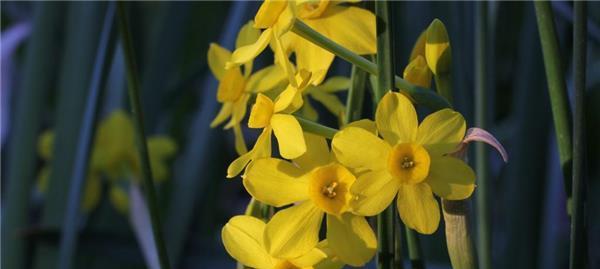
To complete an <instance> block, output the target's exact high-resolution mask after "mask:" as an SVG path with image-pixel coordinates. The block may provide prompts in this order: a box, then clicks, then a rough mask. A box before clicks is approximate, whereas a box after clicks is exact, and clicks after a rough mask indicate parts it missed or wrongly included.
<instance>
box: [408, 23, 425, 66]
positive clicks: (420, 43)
mask: <svg viewBox="0 0 600 269" xmlns="http://www.w3.org/2000/svg"><path fill="white" fill-rule="evenodd" d="M426 40H427V31H426V30H425V31H423V32H421V34H420V35H419V37H418V38H417V41H415V45H414V46H413V49H412V51H411V52H410V58H409V62H411V61H412V60H414V59H415V58H417V56H421V57H425V41H426Z"/></svg>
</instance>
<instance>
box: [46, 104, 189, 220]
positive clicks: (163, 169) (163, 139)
mask: <svg viewBox="0 0 600 269" xmlns="http://www.w3.org/2000/svg"><path fill="white" fill-rule="evenodd" d="M134 142H135V137H134V129H133V123H132V121H131V118H130V117H129V115H127V113H125V112H124V111H122V110H116V111H114V112H112V113H111V114H110V115H108V117H107V118H106V119H104V120H103V121H101V122H100V123H99V125H98V128H97V130H96V135H95V140H94V143H93V146H92V151H91V155H90V163H89V169H88V173H87V179H86V181H85V189H84V194H83V196H82V197H83V199H82V204H81V209H82V210H83V211H84V212H90V211H92V210H93V209H95V208H96V207H97V205H98V203H99V202H100V198H101V196H102V195H101V194H102V179H106V182H107V183H108V184H109V198H110V201H111V203H112V204H113V206H114V207H115V209H117V210H118V211H119V212H121V213H123V214H126V213H127V212H128V208H129V195H128V194H127V193H128V192H127V190H128V188H129V184H130V183H131V180H135V181H137V180H139V178H140V169H141V168H140V160H139V157H138V154H137V151H136V149H135V143H134ZM53 145H54V132H53V131H50V130H48V131H45V132H44V133H42V135H40V138H39V142H38V152H39V155H40V156H41V157H42V159H44V161H45V162H46V165H45V166H44V167H43V168H42V170H41V171H40V173H39V176H38V184H37V188H38V190H39V191H40V192H45V191H46V188H47V185H48V179H49V175H50V164H51V162H52V152H53V148H54V146H53ZM148 151H149V153H150V162H151V166H152V174H153V175H154V180H155V181H156V182H163V181H165V180H166V179H168V176H169V169H168V166H167V161H168V160H169V159H170V158H172V157H173V156H174V155H175V153H176V151H177V145H176V144H175V141H173V140H172V139H171V138H170V137H167V136H153V137H149V138H148Z"/></svg>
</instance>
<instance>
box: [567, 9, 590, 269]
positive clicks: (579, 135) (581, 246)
mask: <svg viewBox="0 0 600 269" xmlns="http://www.w3.org/2000/svg"><path fill="white" fill-rule="evenodd" d="M586 4H587V3H586V2H585V1H576V2H575V3H574V5H575V8H574V9H575V10H574V13H575V15H574V17H575V23H574V26H573V69H574V70H573V73H574V84H575V85H574V89H575V115H574V119H575V120H574V126H573V208H572V210H573V211H572V216H571V249H570V262H569V268H570V269H576V268H585V257H586V253H587V249H586V247H585V246H586V242H585V227H584V214H585V208H584V201H585V193H584V191H585V172H584V171H585V169H584V167H585V166H584V160H585V137H584V133H585V125H584V122H585V119H584V111H585V108H584V103H585V102H584V101H585V100H584V98H585V85H586V83H585V78H586V73H585V72H586V55H587V10H586Z"/></svg>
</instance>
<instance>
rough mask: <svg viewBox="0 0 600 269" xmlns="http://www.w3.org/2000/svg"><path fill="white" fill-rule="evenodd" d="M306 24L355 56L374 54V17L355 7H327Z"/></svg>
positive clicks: (375, 44)
mask: <svg viewBox="0 0 600 269" xmlns="http://www.w3.org/2000/svg"><path fill="white" fill-rule="evenodd" d="M304 22H305V23H306V24H308V25H309V26H311V27H312V28H313V29H315V30H317V31H318V32H319V33H321V34H323V35H325V36H327V37H329V38H330V39H331V40H333V41H335V42H336V43H338V44H340V45H342V46H343V47H345V48H347V49H349V50H351V51H353V52H354V53H356V54H375V53H376V52H377V43H376V37H375V15H374V14H373V13H371V12H370V11H368V10H366V9H362V8H357V7H348V6H333V7H329V8H328V9H327V11H325V12H324V13H323V15H321V16H320V17H319V18H317V19H312V20H305V21H304Z"/></svg>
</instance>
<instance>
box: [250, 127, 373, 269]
mask: <svg viewBox="0 0 600 269" xmlns="http://www.w3.org/2000/svg"><path fill="white" fill-rule="evenodd" d="M305 141H306V143H307V151H306V153H305V154H303V155H302V156H300V157H299V158H296V159H294V163H291V162H288V161H285V160H281V159H276V158H263V159H258V160H255V161H254V162H252V163H251V164H250V165H249V167H248V170H247V173H246V176H245V177H244V180H243V182H244V186H245V188H246V190H247V191H248V192H249V193H250V194H251V195H252V197H254V198H255V199H257V200H258V201H261V202H263V203H266V204H269V205H272V206H276V207H281V206H286V205H290V204H294V205H292V206H291V207H289V208H286V209H283V210H281V211H279V212H277V213H276V214H275V215H274V216H273V218H272V219H271V220H270V221H269V223H267V226H266V228H265V236H264V240H265V241H264V243H265V247H266V249H267V252H268V253H269V254H271V255H274V256H277V257H282V258H294V257H297V256H299V255H302V254H303V253H306V252H307V251H310V250H311V249H312V248H314V247H315V245H317V243H318V241H319V230H320V227H321V222H322V220H323V217H324V216H327V220H326V222H327V235H326V238H327V241H328V243H329V247H330V248H331V250H332V251H333V253H335V255H336V256H337V257H338V258H339V259H340V261H342V262H344V263H346V264H349V265H352V266H362V265H364V264H365V263H366V262H367V261H369V260H370V259H371V258H372V257H373V255H374V254H375V250H376V248H377V239H376V238H375V235H374V233H373V231H372V229H371V227H370V226H369V224H368V222H367V220H366V219H365V218H364V217H363V216H358V215H356V214H354V211H353V208H352V206H351V203H352V200H353V199H354V197H353V195H352V194H351V192H350V189H351V188H352V187H353V185H354V184H355V181H356V176H355V175H354V174H353V173H352V172H351V171H350V170H349V169H347V168H346V167H345V166H343V165H341V164H340V163H338V162H336V161H335V156H333V154H332V153H330V151H329V147H328V146H327V142H326V141H325V139H324V138H322V137H319V136H316V135H312V134H308V133H305ZM355 142H357V141H355Z"/></svg>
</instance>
